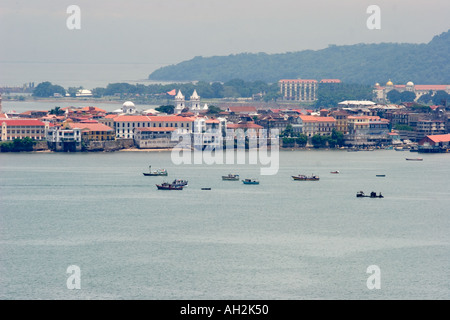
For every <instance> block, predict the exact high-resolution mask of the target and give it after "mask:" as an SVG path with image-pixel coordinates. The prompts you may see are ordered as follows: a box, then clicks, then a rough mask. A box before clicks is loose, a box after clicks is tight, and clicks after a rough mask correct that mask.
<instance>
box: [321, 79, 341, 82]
mask: <svg viewBox="0 0 450 320" xmlns="http://www.w3.org/2000/svg"><path fill="white" fill-rule="evenodd" d="M320 83H341V80H339V79H322V80H320Z"/></svg>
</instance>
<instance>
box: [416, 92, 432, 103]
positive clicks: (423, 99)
mask: <svg viewBox="0 0 450 320" xmlns="http://www.w3.org/2000/svg"><path fill="white" fill-rule="evenodd" d="M432 98H433V95H432V94H431V93H426V94H424V95H421V96H420V98H419V99H417V102H420V103H425V104H428V103H430V102H432V101H431V100H432Z"/></svg>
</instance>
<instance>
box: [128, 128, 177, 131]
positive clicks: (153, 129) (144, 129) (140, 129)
mask: <svg viewBox="0 0 450 320" xmlns="http://www.w3.org/2000/svg"><path fill="white" fill-rule="evenodd" d="M135 130H137V131H148V132H160V131H175V130H177V128H156V127H155V128H153V127H148V128H135Z"/></svg>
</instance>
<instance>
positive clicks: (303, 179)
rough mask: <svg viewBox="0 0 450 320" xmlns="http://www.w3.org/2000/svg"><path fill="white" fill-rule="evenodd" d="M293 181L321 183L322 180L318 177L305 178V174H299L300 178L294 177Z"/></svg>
mask: <svg viewBox="0 0 450 320" xmlns="http://www.w3.org/2000/svg"><path fill="white" fill-rule="evenodd" d="M292 179H294V180H301V181H319V179H320V178H319V176H316V175H312V176H305V175H303V174H299V175H298V176H292Z"/></svg>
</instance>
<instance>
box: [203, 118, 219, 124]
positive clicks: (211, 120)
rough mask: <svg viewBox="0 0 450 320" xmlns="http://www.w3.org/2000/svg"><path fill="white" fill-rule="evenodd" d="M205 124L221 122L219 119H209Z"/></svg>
mask: <svg viewBox="0 0 450 320" xmlns="http://www.w3.org/2000/svg"><path fill="white" fill-rule="evenodd" d="M205 123H220V121H219V120H217V119H208V120H206V121H205Z"/></svg>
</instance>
